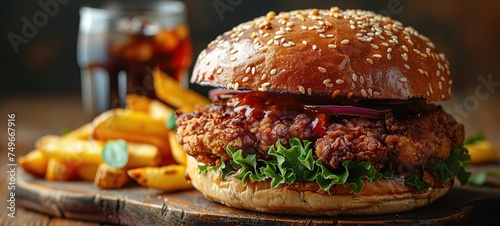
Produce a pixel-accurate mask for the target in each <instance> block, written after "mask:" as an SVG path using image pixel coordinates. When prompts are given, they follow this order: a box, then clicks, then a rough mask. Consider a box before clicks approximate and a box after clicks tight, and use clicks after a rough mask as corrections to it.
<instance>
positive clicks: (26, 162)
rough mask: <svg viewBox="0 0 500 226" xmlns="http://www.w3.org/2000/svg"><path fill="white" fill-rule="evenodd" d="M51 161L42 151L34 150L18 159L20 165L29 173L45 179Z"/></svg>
mask: <svg viewBox="0 0 500 226" xmlns="http://www.w3.org/2000/svg"><path fill="white" fill-rule="evenodd" d="M48 161H49V159H48V158H47V157H45V155H43V153H42V152H41V151H40V150H33V151H31V152H29V153H28V154H27V155H25V156H21V157H19V159H18V162H19V165H20V166H21V167H22V168H23V169H24V171H26V172H27V173H30V174H33V175H36V176H40V177H43V176H45V172H46V171H47V164H48Z"/></svg>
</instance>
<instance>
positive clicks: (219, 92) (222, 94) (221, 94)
mask: <svg viewBox="0 0 500 226" xmlns="http://www.w3.org/2000/svg"><path fill="white" fill-rule="evenodd" d="M246 92H248V91H238V90H228V89H211V90H209V91H208V98H210V100H215V99H218V98H221V99H225V98H228V97H230V96H233V95H234V94H238V93H246Z"/></svg>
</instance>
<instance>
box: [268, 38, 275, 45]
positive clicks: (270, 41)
mask: <svg viewBox="0 0 500 226" xmlns="http://www.w3.org/2000/svg"><path fill="white" fill-rule="evenodd" d="M273 42H274V40H273V39H269V41H267V43H266V45H268V46H270V45H271V44H273Z"/></svg>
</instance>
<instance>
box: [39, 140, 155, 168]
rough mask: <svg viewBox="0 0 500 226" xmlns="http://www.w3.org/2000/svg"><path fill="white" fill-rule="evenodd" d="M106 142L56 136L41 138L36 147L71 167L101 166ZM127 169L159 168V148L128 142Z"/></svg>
mask: <svg viewBox="0 0 500 226" xmlns="http://www.w3.org/2000/svg"><path fill="white" fill-rule="evenodd" d="M104 144H105V142H104V141H90V140H78V139H70V138H66V137H59V136H54V135H46V136H43V137H40V138H39V139H38V140H37V142H36V144H35V146H36V147H37V148H38V149H39V150H40V151H41V152H42V153H43V154H44V155H45V156H47V157H49V158H53V159H56V160H58V161H60V162H63V163H65V164H67V165H69V166H74V167H80V166H82V165H99V164H100V163H102V162H103V159H102V157H101V152H102V148H103V147H104ZM127 150H128V153H129V160H128V163H127V167H130V168H132V167H144V166H158V165H160V163H161V161H162V156H161V153H160V151H159V149H158V147H156V146H154V145H150V144H138V143H132V142H127Z"/></svg>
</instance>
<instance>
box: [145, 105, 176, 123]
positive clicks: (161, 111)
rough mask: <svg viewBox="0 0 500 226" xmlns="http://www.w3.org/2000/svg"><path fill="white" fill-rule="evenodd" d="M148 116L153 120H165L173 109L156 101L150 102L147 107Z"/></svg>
mask: <svg viewBox="0 0 500 226" xmlns="http://www.w3.org/2000/svg"><path fill="white" fill-rule="evenodd" d="M148 112H149V115H150V116H151V117H152V118H154V119H161V120H165V119H166V118H167V116H169V115H170V114H172V113H173V112H174V109H172V108H171V107H169V106H167V105H165V104H164V103H162V102H160V101H158V100H152V101H151V104H150V105H149V111H148Z"/></svg>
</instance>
